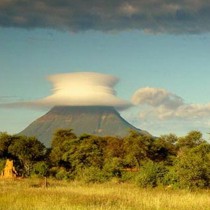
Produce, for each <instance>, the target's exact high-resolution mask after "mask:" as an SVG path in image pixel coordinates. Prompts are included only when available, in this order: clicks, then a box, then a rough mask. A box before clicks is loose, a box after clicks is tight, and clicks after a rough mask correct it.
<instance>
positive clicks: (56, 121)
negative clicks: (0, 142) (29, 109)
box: [20, 106, 145, 147]
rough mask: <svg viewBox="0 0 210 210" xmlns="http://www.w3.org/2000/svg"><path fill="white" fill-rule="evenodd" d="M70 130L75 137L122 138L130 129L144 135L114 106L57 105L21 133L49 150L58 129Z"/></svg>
mask: <svg viewBox="0 0 210 210" xmlns="http://www.w3.org/2000/svg"><path fill="white" fill-rule="evenodd" d="M70 128H71V129H73V132H74V133H75V134H76V135H81V134H84V133H87V134H93V135H99V136H120V137H123V136H126V135H127V134H128V133H129V131H130V130H136V131H138V132H142V133H145V132H144V131H141V130H140V129H137V128H135V127H134V126H132V125H131V124H130V123H128V122H127V121H126V120H124V119H123V118H122V117H121V116H120V114H119V113H118V112H117V111H116V110H115V108H114V107H111V106H56V107H53V108H52V109H51V110H50V111H49V112H48V113H46V114H45V115H43V116H42V117H40V118H38V119H37V120H35V121H34V122H32V123H31V124H30V125H29V126H28V127H27V128H25V129H24V130H23V131H22V132H21V133H20V134H23V135H26V136H35V137H36V138H38V140H39V141H41V142H42V143H44V144H45V145H46V146H48V147H49V146H50V143H51V140H52V136H53V134H54V132H55V131H56V130H58V129H70Z"/></svg>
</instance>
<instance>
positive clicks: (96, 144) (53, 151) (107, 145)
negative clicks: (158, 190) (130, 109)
mask: <svg viewBox="0 0 210 210" xmlns="http://www.w3.org/2000/svg"><path fill="white" fill-rule="evenodd" d="M7 159H11V160H13V161H14V165H15V168H16V171H17V174H18V176H19V177H50V178H54V179H58V180H78V181H83V182H85V183H102V182H107V181H110V180H115V181H117V182H123V183H124V182H128V183H135V184H136V185H137V186H139V187H149V188H154V187H158V186H163V187H170V188H181V189H198V188H200V189H208V188H210V144H209V143H208V141H207V140H205V139H203V136H202V133H201V132H199V131H190V132H189V133H188V134H186V135H185V136H182V137H177V136H176V135H175V134H168V135H161V136H160V137H152V136H149V135H142V134H139V133H138V132H136V131H132V130H131V131H130V132H129V134H128V135H127V136H125V137H124V138H122V137H113V136H106V137H100V136H94V135H89V134H83V135H80V136H76V135H75V134H74V132H73V130H72V129H68V130H64V129H59V130H57V131H56V132H55V133H54V135H53V138H52V143H51V147H50V148H46V147H45V146H44V145H43V144H42V143H41V142H40V141H39V140H38V139H36V138H35V137H26V136H20V135H10V134H8V133H6V132H1V133H0V172H1V171H2V170H3V168H4V166H5V162H6V160H7Z"/></svg>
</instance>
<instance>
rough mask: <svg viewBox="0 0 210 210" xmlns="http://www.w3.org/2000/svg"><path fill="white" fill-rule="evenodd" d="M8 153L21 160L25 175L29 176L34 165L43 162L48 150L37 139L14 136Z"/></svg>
mask: <svg viewBox="0 0 210 210" xmlns="http://www.w3.org/2000/svg"><path fill="white" fill-rule="evenodd" d="M8 151H9V152H10V153H11V154H12V155H13V156H15V157H17V158H18V159H19V160H20V162H21V163H22V165H23V168H24V175H26V176H29V175H30V172H31V170H32V166H33V163H34V162H36V161H40V160H42V158H43V157H44V155H45V152H46V148H45V146H44V145H43V144H42V143H41V142H40V141H38V140H37V139H36V138H35V137H26V136H13V141H12V143H11V144H10V146H9V148H8Z"/></svg>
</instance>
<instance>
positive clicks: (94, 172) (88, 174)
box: [77, 166, 110, 183]
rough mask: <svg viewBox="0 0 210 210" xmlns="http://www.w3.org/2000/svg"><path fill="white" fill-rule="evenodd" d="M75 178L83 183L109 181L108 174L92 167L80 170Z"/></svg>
mask: <svg viewBox="0 0 210 210" xmlns="http://www.w3.org/2000/svg"><path fill="white" fill-rule="evenodd" d="M77 177H78V179H79V180H81V181H84V182H85V183H94V182H105V181H108V180H109V179H110V176H109V174H108V173H106V172H105V171H103V170H101V169H99V168H98V167H93V166H91V167H87V168H83V169H81V170H80V171H79V172H78V176H77Z"/></svg>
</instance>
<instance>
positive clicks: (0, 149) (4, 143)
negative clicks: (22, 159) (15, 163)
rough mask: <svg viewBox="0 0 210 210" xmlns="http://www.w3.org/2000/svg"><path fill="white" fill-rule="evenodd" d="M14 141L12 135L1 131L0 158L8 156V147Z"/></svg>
mask: <svg viewBox="0 0 210 210" xmlns="http://www.w3.org/2000/svg"><path fill="white" fill-rule="evenodd" d="M11 143H12V136H11V135H9V134H7V133H6V132H1V133H0V158H8V157H9V156H10V155H9V153H8V147H9V145H10V144H11Z"/></svg>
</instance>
